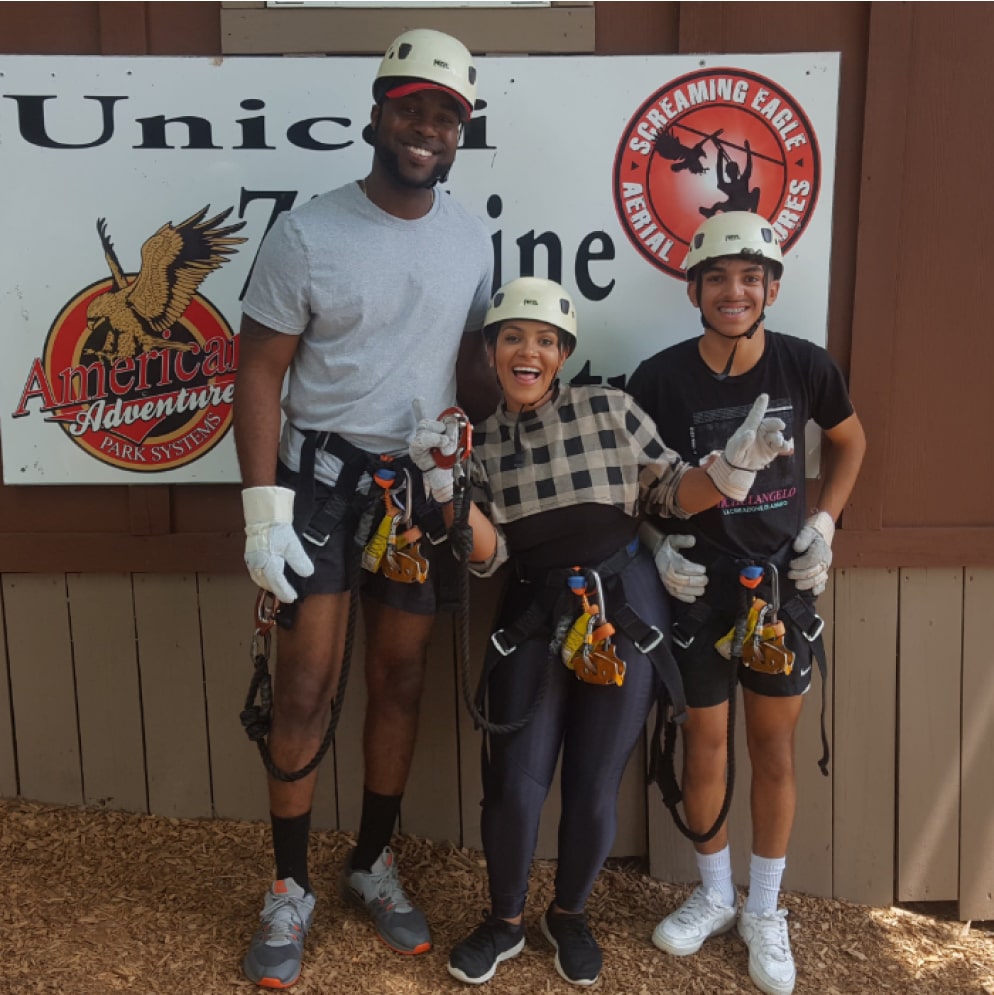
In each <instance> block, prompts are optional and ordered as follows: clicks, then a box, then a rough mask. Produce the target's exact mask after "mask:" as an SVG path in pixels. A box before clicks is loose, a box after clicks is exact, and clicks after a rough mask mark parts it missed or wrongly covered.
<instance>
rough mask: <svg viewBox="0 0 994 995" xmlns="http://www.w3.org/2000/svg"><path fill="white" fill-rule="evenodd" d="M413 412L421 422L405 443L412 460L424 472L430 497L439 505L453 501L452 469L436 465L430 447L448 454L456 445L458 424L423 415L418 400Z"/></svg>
mask: <svg viewBox="0 0 994 995" xmlns="http://www.w3.org/2000/svg"><path fill="white" fill-rule="evenodd" d="M414 412H415V414H416V415H417V416H418V417H419V418H420V421H419V422H418V427H417V428H416V429H415V430H414V436H413V438H412V439H411V441H410V444H409V446H408V452H409V453H410V455H411V462H412V463H413V464H414V465H415V466H416V467H417V468H418V469H419V470H420V471H421V472H422V474H424V478H425V480H426V481H427V482H428V487H429V488H430V489H431V496H432V497H433V498H434V499H435V500H436V501H437V502H438V503H439V504H448V503H449V502H450V501H451V500H452V468H451V467H450V468H449V469H447V470H446V469H443V468H442V467H440V466H438V464H436V462H435V457H434V456H433V455H432V450H433V449H437V450H438V451H439V452H440V453H441V454H442V455H443V456H451V455H452V454H453V453H454V452H455V451H456V448H457V447H458V445H459V426H458V425H456V424H455V423H454V422H451V421H450V422H443V421H437V420H436V419H434V418H424V417H422V408H421V404H420V403H419V402H418V401H415V404H414Z"/></svg>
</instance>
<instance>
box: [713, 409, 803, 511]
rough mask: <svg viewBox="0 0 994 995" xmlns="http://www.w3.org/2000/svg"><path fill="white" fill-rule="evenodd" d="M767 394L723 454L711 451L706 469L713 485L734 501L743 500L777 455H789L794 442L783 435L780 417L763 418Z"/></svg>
mask: <svg viewBox="0 0 994 995" xmlns="http://www.w3.org/2000/svg"><path fill="white" fill-rule="evenodd" d="M769 403H770V396H769V394H760V395H759V397H757V398H756V400H755V402H754V403H753V406H752V410H751V411H750V412H749V414H748V415H747V416H746V420H745V421H744V422H743V423H742V424H741V425H740V426H739V427H738V428H737V429H736V430H735V433H734V434H733V435H732V437H731V438H730V439H729V440H728V444H727V445H726V446H725V451H724V452H723V453H712V454H711V455H710V456H709V457H705V460H709V462H708V463H707V465H706V467H705V470H706V472H707V475H708V476H709V477H710V478H711V481H712V483H713V484H714V486H715V487H717V488H718V490H719V491H721V493H722V494H724V495H725V497H727V498H731V499H732V500H733V501H744V500H745V499H746V497H747V495H748V494H749V490H750V488H751V487H752V485H753V483H755V480H756V473H757V471H759V470H763V469H765V468H766V467H767V466H769V465H770V463H772V462H773V461H774V460H775V459H776V458H777V457H778V456H790V455H791V454H792V453H793V452H794V443H793V440H791V439H785V438H784V437H783V430H784V429H785V428H786V427H787V426H786V425H785V424H784V423H783V422H782V421H781V420H780V419H779V418H765V417H764V415H765V414H766V409H767V407H768V406H769Z"/></svg>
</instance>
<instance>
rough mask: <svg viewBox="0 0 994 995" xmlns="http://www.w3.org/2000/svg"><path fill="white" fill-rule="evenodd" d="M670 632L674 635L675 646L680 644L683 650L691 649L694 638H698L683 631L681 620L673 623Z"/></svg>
mask: <svg viewBox="0 0 994 995" xmlns="http://www.w3.org/2000/svg"><path fill="white" fill-rule="evenodd" d="M657 631H658V630H657ZM670 633H671V634H672V636H673V644H674V645H675V646H679V647H680V649H682V650H685V649H690V647H691V645H692V644H693V642H694V640H695V639H696V638H697V637H696V636H688V635H687V634H686V633H685V632H684V631H683V629H681V628H680V623H679V622H674V623H673V625H672V626H671V628H670Z"/></svg>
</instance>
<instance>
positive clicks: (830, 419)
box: [810, 348, 854, 429]
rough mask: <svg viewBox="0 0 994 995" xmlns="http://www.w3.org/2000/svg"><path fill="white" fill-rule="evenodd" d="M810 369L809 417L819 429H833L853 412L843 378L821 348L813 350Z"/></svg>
mask: <svg viewBox="0 0 994 995" xmlns="http://www.w3.org/2000/svg"><path fill="white" fill-rule="evenodd" d="M812 367H813V369H812V375H811V380H810V382H811V384H812V385H813V390H812V396H811V417H812V418H813V419H814V421H815V423H816V424H817V425H818V427H819V428H823V429H830V428H835V426H836V425H838V424H840V423H841V422H844V421H845V420H846V419H847V418H848V417H849V416H850V415H851V414H852V413H853V411H854V408H853V405H852V401H851V400H850V398H849V388H848V387H847V386H846V381H845V377H844V376H843V375H842V370H840V369H839V366H838V364H837V363H836V362H835V360H834V359H832V357H831V356H830V355H829V353H828V352H827V351H826V350H824V349H821V348H816V349H815V350H814V358H813V360H812Z"/></svg>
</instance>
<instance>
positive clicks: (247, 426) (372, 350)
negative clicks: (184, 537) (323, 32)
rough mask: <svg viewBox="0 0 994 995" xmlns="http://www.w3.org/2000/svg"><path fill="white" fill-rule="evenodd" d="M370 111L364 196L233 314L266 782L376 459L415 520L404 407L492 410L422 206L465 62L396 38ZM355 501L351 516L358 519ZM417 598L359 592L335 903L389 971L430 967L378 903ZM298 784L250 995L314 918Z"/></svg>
mask: <svg viewBox="0 0 994 995" xmlns="http://www.w3.org/2000/svg"><path fill="white" fill-rule="evenodd" d="M373 97H374V99H375V105H374V106H373V109H372V113H371V118H370V123H369V125H368V126H367V127H366V129H365V130H364V132H363V137H364V138H365V139H366V141H367V142H369V143H370V144H371V145H372V146H373V148H374V150H375V156H374V158H373V164H372V169H371V170H370V172H369V174H368V175H367V176H366V177H365V178H364V179H361V180H358V181H357V182H354V183H349V184H347V185H346V186H344V187H341V188H339V189H337V190H333V191H331V192H330V193H327V194H324V195H323V196H321V197H318V198H315V199H314V200H312V201H310V202H309V203H307V204H305V205H303V206H301V207H299V208H297V209H296V210H294V211H293V212H291V213H290V214H288V215H284V216H283V218H281V219H280V221H279V222H277V224H276V225H275V226H274V227H273V229H272V231H271V232H270V234H269V235H268V236H267V238H266V240H265V242H264V243H263V246H262V249H261V251H260V253H259V258H258V260H257V262H256V266H255V270H254V273H253V277H252V283H251V286H250V287H249V290H248V293H247V294H246V297H245V302H244V319H243V323H242V328H241V358H240V364H239V370H238V378H237V384H236V395H235V412H234V426H235V442H236V446H237V450H238V459H239V463H240V466H241V471H242V479H243V483H244V487H245V489H244V490H243V492H242V496H243V505H244V512H245V524H246V530H245V531H246V536H247V541H246V554H245V559H246V564H247V566H248V568H249V572H250V574H251V576H252V578H253V580H255V581H256V583H258V584H259V585H260V586H261V587H263V588H265V589H266V590H268V591H271V592H272V593H273V594H274V595H275V596H276V597H277V598H278V599H279V600H280V602H282V603H283V604H282V607H281V609H280V612H279V615H278V617H277V621H278V622H279V629H278V639H277V662H276V673H275V680H274V687H275V694H274V700H273V711H272V725H271V730H270V735H269V744H268V745H269V749H270V752H271V755H272V759H273V761H274V763H275V765H276V766H277V767H278V768H280V769H281V770H282V771H284V772H296V771H299V770H300V769H301V768H302V767H304V766H305V765H306V764H307V763H308V762H309V761H310V760H311V758H312V757H314V756H315V753H316V751H317V750H318V747H319V744H320V743H321V741H322V738H323V736H324V733H325V729H326V727H327V723H328V716H329V707H330V703H331V701H332V698H333V695H334V693H335V690H336V687H337V684H338V677H339V671H340V667H341V661H342V655H343V649H344V644H345V638H346V631H347V625H348V616H349V602H350V589H351V586H352V580H353V576H354V574H355V570H354V566H355V560H356V557H355V556H354V555H353V552H352V551H353V549H355V548H356V543H355V540H354V536H355V534H356V531H357V529H365V528H366V527H368V522H369V520H370V519H369V514H368V511H369V510H371V509H370V507H369V506H370V504H371V503H373V502H375V499H376V496H377V495H381V492H380V491H379V489H378V488H377V487H375V486H374V485H372V483H371V477H370V474H371V473H373V472H374V471H375V469H376V467H377V466H378V465H379V464H380V460H381V456H387V457H389V458H390V462H389V466H390V467H391V468H392V469H393V470H394V471H396V473H397V477H396V479H397V480H407V481H408V485H407V488H406V492H405V493H404V494H403V496H402V497H401V496H400V495H398V500H403V501H404V502H407V503H408V506H410V504H413V506H414V511H415V516H416V517H417V516H418V515H419V514H420V512H421V511H422V505H425V501H424V499H423V494H424V489H423V483H422V480H421V477H420V472H419V471H418V470H417V469H416V468H414V467H413V466H412V465H411V464H410V462H409V460H408V459H407V456H406V454H407V441H408V438H409V437H410V435H411V434H412V432H413V430H414V427H415V416H414V409H413V407H412V405H413V401H414V400H415V398H417V399H420V401H421V402H422V403H423V404H424V405H425V406H426V408H427V409H429V410H442V409H443V408H445V407H446V406H448V405H451V404H453V403H454V402H455V399H456V382H457V367H458V379H459V388H460V390H461V391H463V390H465V391H466V396H468V397H471V398H473V399H474V400H475V401H476V402H477V405H478V410H476V414H475V416H477V417H479V416H480V415H481V414H485V413H487V412H489V411H490V410H492V409H493V407H494V406H495V404H496V384H495V383H494V381H493V376H492V374H491V373H490V372H489V370H488V369H487V366H486V360H485V356H484V352H483V347H482V339H481V337H480V334H479V330H480V328H481V327H482V324H483V318H484V316H485V314H486V309H487V303H488V298H489V293H490V289H491V282H492V268H493V255H492V249H491V245H490V239H489V235H488V233H487V231H486V228H485V227H484V225H483V223H482V222H481V221H480V220H478V219H476V218H474V217H472V216H470V215H469V214H468V213H467V212H466V211H465V210H464V209H463V208H462V207H460V206H459V205H458V204H457V203H456V202H455V201H454V200H453V199H452V198H451V197H448V196H445V195H443V194H440V193H439V192H438V190H437V189H436V184H437V183H438V182H439V181H444V180H445V178H446V177H447V175H448V172H449V169H450V167H451V166H452V163H453V161H454V158H455V154H456V145H457V143H458V140H459V136H460V130H461V128H462V125H463V123H464V122H465V121H466V120H467V119H468V118H469V116H470V114H471V113H472V110H473V106H474V102H475V99H476V68H475V66H474V64H473V59H472V56H471V55H470V53H469V52H468V51H467V50H466V48H465V47H464V46H463V45H462V44H461V43H460V42H458V41H457V40H456V39H454V38H451V37H449V36H448V35H444V34H441V33H440V32H437V31H430V30H423V29H419V30H414V31H409V32H406V33H405V34H403V35H401V36H400V37H399V38H397V39H396V40H395V41H394V42H393V44H392V45H391V46H390V48H389V49H388V50H387V52H386V54H385V56H384V58H383V60H382V62H381V64H380V67H379V70H378V72H377V74H376V78H375V81H374V83H373ZM287 373H288V374H289V376H288V378H287V393H286V397H285V400H284V401H283V404H282V409H283V411H284V412H285V415H286V422H285V424H284V425H283V427H282V431H281V401H280V398H281V390H282V386H283V381H284V375H285V374H287ZM488 397H489V398H490V400H491V401H492V403H489V404H488V401H487V398H488ZM395 455H396V457H397V458H396V459H394V458H393V457H394V456H395ZM371 487H372V489H373V491H375V494H374V495H373V499H372V501H371V500H370V499H367V498H365V497H364V495H366V494H369V493H370V488H371ZM419 492H420V494H419ZM380 500H381V501H382V497H380ZM364 511H366V512H367V514H366V516H365V519H364V517H363V512H364ZM430 511H431V508H430V505H428V506H427V507H426V512H427V513H430ZM380 517H382V512H381V514H380ZM376 521H378V519H377V520H376ZM373 524H374V527H375V524H376V522H374V523H373ZM422 524H424V525H425V527H426V528H427V524H426V522H424V521H423V522H422ZM426 548H427V544H426ZM373 565H374V566H375V564H373ZM284 567H286V568H287V569H286V572H284ZM434 576H435V572H434V571H429V577H428V581H427V582H426V583H417V582H415V583H402V582H399V581H397V580H395V579H391V578H389V577H387V576H385V575H384V573H383V572H382V571H380V572H375V573H367V572H366V571H363V578H364V581H363V592H362V602H363V614H364V619H365V632H366V659H365V671H366V682H367V688H368V705H367V709H366V716H365V726H364V732H363V755H364V756H363V759H364V762H365V779H364V786H365V791H364V795H363V806H362V816H361V823H360V829H359V838H358V843H357V846H356V848H355V850H354V851H353V852H352V854H351V855H350V857H349V859H348V861H347V863H346V867H345V870H344V872H343V878H342V892H343V895H344V896H345V897H346V898H347V899H349V900H350V901H351V902H352V903H353V904H356V905H358V906H359V907H361V908H364V909H365V910H366V911H368V913H369V915H370V916H371V917H372V919H373V922H374V924H375V927H376V930H377V932H378V933H379V935H380V937H381V938H382V939H383V940H385V941H386V943H388V944H389V945H390V946H391V947H393V948H394V949H395V950H397V951H399V952H401V953H408V954H417V953H422V952H424V951H427V950H428V949H430V947H431V937H430V934H429V931H428V927H427V924H426V922H425V919H424V916H423V914H422V913H421V911H420V910H419V909H417V908H416V907H415V906H414V904H413V903H412V902H411V901H410V899H409V898H408V897H407V895H406V894H405V893H404V891H403V889H402V887H401V885H400V882H399V880H398V877H397V867H396V862H395V858H394V855H393V854H392V852H391V850H390V848H389V842H390V837H391V834H392V832H393V830H394V827H395V825H396V821H397V817H398V813H399V809H400V801H401V796H402V794H403V791H404V786H405V783H406V780H407V776H408V771H409V768H410V763H411V757H412V753H413V749H414V741H415V734H416V731H417V722H418V706H419V701H420V697H421V690H422V684H423V680H424V671H425V663H426V646H427V643H428V638H429V634H430V630H431V625H432V620H433V616H434V613H435V610H436V591H435V589H434V586H433V583H432V580H433V579H434ZM399 634H402V638H398V636H399ZM315 778H316V774H315V773H311V774H309V775H307V776H305V777H302V778H300V779H298V780H289V781H284V780H281V779H277V778H274V777H272V776H270V779H269V799H270V809H271V814H272V831H273V849H274V855H275V862H276V882H275V884H274V885H273V886H272V888H271V889H270V891H269V893H268V894H267V896H266V900H265V905H264V908H263V911H262V914H261V919H262V926H261V928H260V929H259V930H258V932H257V933H256V934H255V936H254V937H253V939H252V942H251V946H250V948H249V951H248V954H247V955H246V957H245V960H244V964H243V967H244V970H245V973H246V975H247V976H248V977H249V978H250V979H251V980H252V981H255V982H256V983H258V984H260V985H262V986H265V987H272V988H281V987H287V986H289V985H291V984H293V983H294V982H295V981H296V980H297V977H298V975H299V973H300V963H301V954H302V949H303V943H304V938H305V936H306V933H307V930H308V927H309V925H310V921H311V915H312V912H313V909H314V903H315V898H314V894H313V893H312V891H311V886H310V879H309V872H308V866H307V846H308V838H309V832H310V812H311V803H312V798H313V794H314V785H315Z"/></svg>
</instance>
